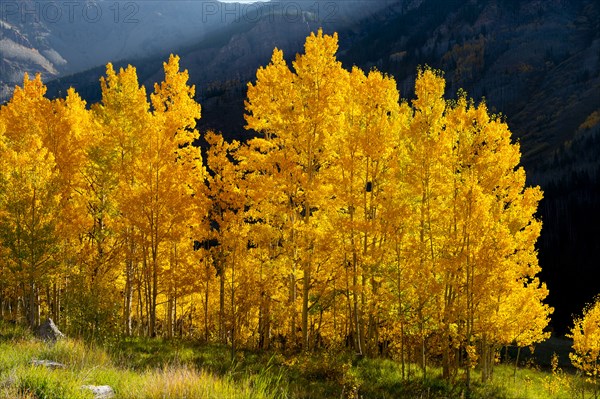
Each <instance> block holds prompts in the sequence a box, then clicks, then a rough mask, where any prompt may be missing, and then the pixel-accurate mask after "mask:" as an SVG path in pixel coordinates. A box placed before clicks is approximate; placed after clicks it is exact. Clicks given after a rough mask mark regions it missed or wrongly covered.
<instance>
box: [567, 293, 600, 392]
mask: <svg viewBox="0 0 600 399" xmlns="http://www.w3.org/2000/svg"><path fill="white" fill-rule="evenodd" d="M573 324H574V325H573V328H572V329H571V333H570V335H569V337H570V338H571V339H572V340H573V353H570V354H569V357H570V358H571V363H573V365H574V366H575V367H577V368H578V369H579V370H581V371H582V372H583V373H585V374H586V375H587V376H589V377H591V379H592V380H593V382H594V383H596V382H597V380H598V375H599V374H600V302H599V301H598V299H596V300H595V301H594V303H592V304H590V305H588V306H587V307H586V308H585V309H584V310H583V317H576V318H575V319H574V321H573Z"/></svg>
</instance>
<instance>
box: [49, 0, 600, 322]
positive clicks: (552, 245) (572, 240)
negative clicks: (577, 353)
mask: <svg viewBox="0 0 600 399" xmlns="http://www.w3.org/2000/svg"><path fill="white" fill-rule="evenodd" d="M331 3H332V2H325V1H318V2H314V1H312V2H305V1H301V2H295V4H297V5H299V6H300V9H301V11H302V12H301V13H300V14H298V13H297V12H296V13H295V14H294V13H292V12H291V11H290V10H291V9H287V11H288V12H287V13H286V12H285V11H284V10H286V9H285V8H279V9H278V10H277V9H274V8H272V9H265V11H264V13H262V14H261V17H260V18H254V19H249V18H247V19H244V20H242V21H239V22H238V23H235V24H232V25H231V26H229V27H228V28H226V29H223V30H221V31H218V32H215V33H213V34H211V35H210V36H208V37H207V38H206V39H205V40H203V41H201V42H199V43H198V44H197V45H194V46H191V47H188V48H184V49H180V50H179V51H177V52H178V53H179V54H180V55H181V56H182V64H183V66H184V67H186V68H188V69H189V70H190V74H191V78H192V80H193V81H194V83H195V84H196V85H197V87H198V91H197V93H198V100H199V101H200V102H201V104H202V107H203V111H202V112H203V117H202V119H201V120H200V123H199V128H200V129H201V130H203V131H204V130H207V129H215V130H219V131H222V132H223V133H224V134H225V136H226V137H228V138H242V139H243V138H247V137H249V133H248V132H246V131H245V130H244V129H243V125H244V119H243V103H244V98H245V92H246V82H248V81H250V80H252V79H253V77H254V76H255V73H256V69H257V68H258V67H259V66H261V65H265V64H267V63H268V62H269V60H270V55H271V52H272V49H273V47H278V48H281V49H283V50H284V53H285V55H286V58H287V59H288V60H292V59H293V58H294V55H295V53H296V52H298V51H301V49H302V44H303V42H304V39H305V37H306V36H307V34H308V33H309V32H311V31H315V30H316V29H317V28H318V27H320V26H323V27H324V29H325V31H326V32H332V31H334V30H336V31H338V32H339V34H340V51H339V56H340V59H341V60H342V61H343V63H344V64H345V66H347V67H350V66H352V65H353V64H356V65H358V66H361V67H363V68H367V69H368V68H371V67H376V68H378V69H380V70H382V71H385V72H388V73H390V74H393V75H394V76H395V77H396V79H397V81H398V86H399V88H400V90H401V95H402V97H404V98H411V97H412V87H413V85H414V79H415V74H416V69H417V66H418V65H424V64H429V65H431V66H433V67H435V68H439V69H442V70H444V71H445V76H446V79H447V81H448V94H449V95H454V94H455V93H456V91H457V90H458V89H459V88H464V89H465V90H466V91H467V92H468V93H469V95H470V96H472V97H474V98H475V99H477V100H478V99H480V98H481V97H485V98H486V101H487V103H488V105H489V106H490V108H491V109H492V110H494V111H495V112H499V113H502V114H503V115H505V117H506V120H507V122H508V124H509V126H510V128H511V131H513V132H514V134H515V137H516V139H517V140H519V141H520V143H521V150H522V152H523V154H524V158H523V164H524V166H525V168H526V170H527V172H528V177H529V181H530V182H531V183H532V184H540V185H541V186H542V188H543V189H544V191H545V198H544V200H543V201H542V203H541V206H540V212H539V214H540V217H541V218H542V220H543V222H544V228H543V231H542V236H541V239H540V241H539V251H540V262H541V264H542V267H543V275H542V278H543V280H545V281H547V283H548V285H549V288H550V292H551V294H550V298H549V302H550V304H551V305H552V306H554V307H556V312H555V316H554V318H553V324H554V327H555V329H557V330H558V331H560V332H565V330H566V327H567V325H568V324H569V323H570V320H571V314H572V313H575V312H580V310H581V308H582V306H583V304H584V303H585V302H588V301H590V300H591V299H592V298H593V296H594V295H596V294H598V293H600V286H599V285H598V284H597V283H596V281H597V278H598V277H600V272H599V270H600V268H599V266H598V265H600V227H598V226H600V181H599V179H600V175H599V173H598V172H600V142H599V141H598V140H600V137H599V136H598V134H599V129H600V4H599V3H598V2H597V1H593V0H573V1H561V0H552V1H544V2H542V1H534V0H511V1H500V0H480V1H456V0H448V1H447V0H413V1H408V0H407V1H400V0H399V1H392V0H380V1H375V2H371V3H370V2H365V1H356V2H352V1H349V2H344V1H341V0H340V1H339V2H337V3H335V4H337V5H338V8H337V9H336V10H335V13H333V14H332V13H331V10H328V9H326V8H324V7H325V6H326V5H327V4H331ZM280 4H285V2H281V3H280ZM315 4H317V5H319V7H321V8H319V7H317V8H315ZM161 61H162V59H161V58H156V59H146V60H133V61H131V63H132V64H134V65H136V66H137V67H138V72H139V76H140V79H141V80H142V81H143V82H145V84H147V85H148V86H150V85H151V83H152V82H154V81H157V80H160V79H161V72H160V71H161ZM102 73H103V68H98V69H95V70H91V71H88V72H86V73H84V74H79V75H77V76H73V77H69V78H66V79H63V80H61V81H55V82H52V83H50V85H49V87H50V92H51V93H53V94H54V95H56V94H58V93H59V92H61V91H62V92H63V93H64V91H65V88H66V86H68V85H70V84H72V85H74V86H75V87H76V88H77V89H78V91H79V92H80V93H81V94H82V95H83V96H84V97H86V98H88V99H89V100H92V101H97V100H98V99H99V85H98V77H99V76H100V75H101V74H102ZM595 112H596V113H595Z"/></svg>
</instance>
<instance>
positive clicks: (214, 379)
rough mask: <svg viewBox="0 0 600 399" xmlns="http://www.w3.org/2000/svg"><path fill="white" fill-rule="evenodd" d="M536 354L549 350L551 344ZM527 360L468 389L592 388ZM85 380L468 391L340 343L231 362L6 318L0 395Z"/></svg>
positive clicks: (318, 397)
mask: <svg viewBox="0 0 600 399" xmlns="http://www.w3.org/2000/svg"><path fill="white" fill-rule="evenodd" d="M554 344H556V342H555V343H554ZM554 344H553V345H554ZM559 344H561V345H562V344H563V343H561V342H559ZM549 350H550V349H547V350H545V351H549ZM538 355H539V356H540V357H541V358H543V359H545V357H547V354H546V353H545V352H544V351H541V352H539V353H538ZM528 356H529V357H530V358H531V355H528ZM33 359H47V360H54V361H58V362H61V363H64V364H65V365H67V368H65V369H57V370H49V369H46V368H44V367H36V366H33V365H32V364H31V360H33ZM529 363H530V366H529V367H520V368H518V369H517V372H516V374H515V373H514V372H515V369H514V366H513V365H512V364H504V365H498V366H497V367H495V369H494V376H493V379H492V381H490V382H488V383H486V384H482V383H480V382H479V381H480V375H479V373H478V371H477V370H474V371H473V373H472V374H473V377H472V378H473V390H472V396H471V397H472V398H473V399H478V398H481V399H484V398H485V399H493V398H498V399H527V398H530V399H542V398H543V399H563V398H564V399H567V398H568V399H571V398H580V397H582V395H581V393H582V389H583V388H585V389H586V397H591V395H592V392H593V391H592V386H591V385H590V384H589V382H586V381H585V380H584V379H582V378H581V377H579V376H577V375H576V374H575V373H574V372H573V370H572V369H569V370H567V371H562V370H560V369H556V368H555V369H554V370H549V369H548V367H545V366H543V367H541V369H540V367H538V366H535V364H534V363H533V362H532V361H531V360H529ZM559 365H560V367H562V364H561V363H559ZM82 385H110V386H111V387H113V389H114V390H115V392H116V397H117V398H122V399H163V398H182V399H183V398H185V399H195V398H214V399H221V398H242V399H244V398H247V399H254V398H256V399H271V398H272V399H277V398H281V399H283V398H298V399H311V398H314V399H324V398H358V397H360V398H364V399H369V398H372V399H375V398H377V399H380V398H381V399H386V398H417V399H436V398H439V399H442V398H446V399H451V398H456V399H458V398H463V397H465V389H464V371H461V374H459V375H458V376H457V377H456V380H455V381H454V382H453V383H449V382H446V381H444V380H443V379H442V378H441V370H440V369H438V368H435V367H430V368H429V369H428V373H427V378H425V379H424V378H423V375H422V373H421V371H420V369H419V368H418V367H417V366H415V365H411V367H410V375H409V374H408V373H407V378H406V379H403V378H402V374H401V369H400V367H399V364H398V363H397V362H394V361H392V360H389V359H369V358H363V359H358V358H355V357H354V356H353V355H352V354H350V353H345V352H339V351H337V352H336V351H322V352H318V353H310V354H302V353H301V354H296V355H294V356H284V355H282V354H280V353H275V352H271V353H269V352H263V351H251V350H239V351H237V352H236V356H235V359H234V361H233V362H232V360H231V352H230V348H228V347H227V346H224V345H206V344H199V343H195V342H186V341H181V340H162V339H155V340H151V339H144V338H136V339H123V340H122V341H119V342H116V343H113V344H111V345H110V346H107V347H105V348H102V347H99V346H95V345H86V344H84V343H83V342H81V341H77V340H71V339H67V340H62V341H59V342H57V343H56V344H48V343H44V342H40V341H38V340H35V339H34V338H32V337H31V335H30V334H29V333H27V331H25V330H22V329H19V328H18V327H15V326H10V325H4V324H2V323H0V398H10V399H86V398H92V397H93V395H91V393H89V392H87V391H84V390H82V389H81V386H82Z"/></svg>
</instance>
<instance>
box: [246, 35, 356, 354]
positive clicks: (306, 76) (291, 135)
mask: <svg viewBox="0 0 600 399" xmlns="http://www.w3.org/2000/svg"><path fill="white" fill-rule="evenodd" d="M337 48H338V43H337V34H334V35H333V36H329V35H324V34H323V32H322V31H321V30H320V31H319V32H318V33H317V34H314V33H313V34H311V35H310V36H309V37H308V38H307V39H306V43H305V48H304V50H305V53H304V54H298V55H297V56H296V60H295V61H294V62H293V63H292V67H293V69H294V71H293V72H292V71H291V70H289V68H288V67H287V65H286V63H285V61H284V59H283V53H282V52H280V51H278V50H277V49H276V50H275V51H274V53H273V57H272V61H271V64H269V65H268V66H267V67H266V68H261V69H259V70H258V72H257V81H256V83H255V84H252V83H250V84H249V85H248V101H247V102H246V111H247V115H246V122H247V128H248V129H254V130H257V131H258V132H261V133H262V134H264V140H266V141H267V142H269V143H271V144H272V146H271V147H270V150H269V151H268V153H267V154H268V155H267V158H268V159H267V162H268V163H269V164H270V165H273V166H272V168H271V171H272V172H273V183H274V185H273V186H272V187H271V190H273V191H272V192H273V193H274V194H273V200H274V201H276V202H275V204H274V205H276V206H278V207H279V209H280V210H279V212H280V213H281V214H282V215H283V216H284V220H283V223H284V229H285V232H286V233H284V234H285V237H284V239H285V241H286V242H285V246H286V248H287V254H286V256H287V257H288V259H289V261H290V264H291V268H290V270H289V292H290V299H289V303H290V310H289V313H290V315H291V318H290V319H291V320H290V326H289V328H290V334H289V335H290V337H291V339H292V341H296V330H297V327H296V326H297V325H296V315H297V311H298V309H296V306H297V301H296V298H298V297H299V298H300V313H301V318H302V321H301V326H300V328H299V330H300V331H301V333H302V339H301V341H300V345H301V346H302V347H303V348H308V347H309V344H310V342H309V339H310V335H309V331H308V330H309V310H310V309H311V308H313V307H314V306H316V301H317V300H318V298H319V295H315V296H313V295H312V290H313V289H315V288H317V289H319V288H320V287H317V286H319V285H320V284H323V283H324V281H325V279H326V276H327V275H328V272H327V271H326V270H325V267H323V265H322V262H323V261H324V260H325V259H326V258H327V256H328V255H327V254H326V252H327V251H328V248H327V245H326V244H327V242H326V241H325V240H324V236H323V234H324V231H325V224H326V216H325V215H326V210H327V208H328V207H329V206H330V201H331V198H332V196H331V193H330V192H331V191H330V190H331V187H330V186H329V185H328V184H327V183H326V181H325V176H326V173H325V170H326V169H327V167H328V165H329V164H330V162H331V157H332V143H333V142H334V140H335V139H336V137H337V134H338V133H339V132H340V129H341V126H342V122H343V118H342V108H343V105H344V95H343V91H342V90H340V88H341V87H343V84H342V82H344V81H345V79H346V75H347V72H346V71H344V70H343V69H342V67H341V63H340V62H339V61H338V60H337V59H336V57H335V53H336V51H337ZM263 147H264V146H263ZM322 251H325V252H322ZM300 287H301V291H300V292H301V294H300V295H297V289H298V288H300Z"/></svg>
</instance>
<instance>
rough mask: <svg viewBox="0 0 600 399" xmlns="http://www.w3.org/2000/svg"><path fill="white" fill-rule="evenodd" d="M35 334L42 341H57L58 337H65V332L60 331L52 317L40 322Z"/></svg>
mask: <svg viewBox="0 0 600 399" xmlns="http://www.w3.org/2000/svg"><path fill="white" fill-rule="evenodd" d="M37 336H38V337H39V338H41V339H43V340H44V341H57V340H59V339H62V338H65V334H63V333H61V332H60V330H59V329H58V327H56V324H54V321H52V319H50V318H49V319H47V320H46V321H45V322H43V323H42V325H41V326H40V328H38V331H37Z"/></svg>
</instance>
